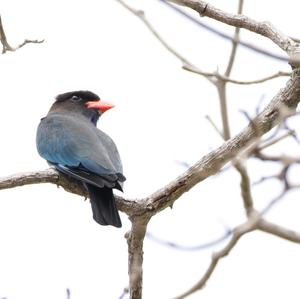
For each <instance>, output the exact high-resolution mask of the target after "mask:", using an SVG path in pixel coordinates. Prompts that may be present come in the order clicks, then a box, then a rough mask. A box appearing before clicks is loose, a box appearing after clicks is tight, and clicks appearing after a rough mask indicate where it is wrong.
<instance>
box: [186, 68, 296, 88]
mask: <svg viewBox="0 0 300 299" xmlns="http://www.w3.org/2000/svg"><path fill="white" fill-rule="evenodd" d="M182 68H183V69H184V70H187V71H190V72H192V73H195V74H199V75H201V76H204V77H212V78H215V79H221V80H223V81H225V82H228V83H234V84H239V85H252V84H259V83H264V82H267V81H270V80H272V79H276V78H280V77H288V76H290V75H291V72H283V71H278V72H277V73H275V74H273V75H269V76H266V77H264V78H261V79H257V80H249V81H247V80H236V79H232V78H230V77H227V76H225V75H222V74H220V73H218V72H203V71H201V70H199V69H197V68H196V67H195V66H191V65H183V66H182Z"/></svg>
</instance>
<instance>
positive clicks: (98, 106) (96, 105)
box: [85, 100, 115, 113]
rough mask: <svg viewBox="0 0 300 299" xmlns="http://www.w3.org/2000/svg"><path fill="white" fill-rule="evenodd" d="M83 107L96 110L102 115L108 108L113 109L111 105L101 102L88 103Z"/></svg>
mask: <svg viewBox="0 0 300 299" xmlns="http://www.w3.org/2000/svg"><path fill="white" fill-rule="evenodd" d="M85 106H86V107H87V108H89V109H97V110H99V111H101V113H104V112H105V111H107V110H109V109H110V108H113V107H115V106H114V105H113V104H111V103H108V102H103V101H100V100H99V101H89V102H86V103H85Z"/></svg>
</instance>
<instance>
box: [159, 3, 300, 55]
mask: <svg viewBox="0 0 300 299" xmlns="http://www.w3.org/2000/svg"><path fill="white" fill-rule="evenodd" d="M159 1H160V2H161V3H163V4H165V5H166V6H168V7H169V8H171V9H173V10H174V11H176V12H177V13H179V14H181V15H182V16H184V17H185V18H187V19H188V20H190V21H192V22H193V23H195V24H197V25H198V26H200V27H202V28H204V29H206V30H207V31H209V32H211V33H213V34H215V35H217V36H219V37H221V38H223V39H226V40H230V41H232V42H233V41H234V38H232V37H231V36H230V35H229V34H227V33H225V32H222V31H220V30H218V29H216V28H214V27H212V26H210V25H208V24H206V23H204V22H202V21H200V19H199V18H195V17H193V16H192V15H190V14H188V13H186V12H185V11H184V10H183V9H180V8H179V7H178V6H175V5H173V4H171V3H169V2H168V0H159ZM291 39H292V40H294V41H295V42H297V43H299V40H298V39H295V38H291ZM238 42H239V45H241V46H243V47H245V48H247V49H249V50H251V51H254V52H256V53H258V54H261V55H264V56H267V57H270V58H273V59H276V60H279V61H288V60H289V59H288V58H287V57H286V56H284V55H278V54H275V53H272V52H270V51H267V50H265V49H263V48H260V47H259V46H257V45H254V44H253V43H250V42H246V41H243V40H241V39H239V40H238Z"/></svg>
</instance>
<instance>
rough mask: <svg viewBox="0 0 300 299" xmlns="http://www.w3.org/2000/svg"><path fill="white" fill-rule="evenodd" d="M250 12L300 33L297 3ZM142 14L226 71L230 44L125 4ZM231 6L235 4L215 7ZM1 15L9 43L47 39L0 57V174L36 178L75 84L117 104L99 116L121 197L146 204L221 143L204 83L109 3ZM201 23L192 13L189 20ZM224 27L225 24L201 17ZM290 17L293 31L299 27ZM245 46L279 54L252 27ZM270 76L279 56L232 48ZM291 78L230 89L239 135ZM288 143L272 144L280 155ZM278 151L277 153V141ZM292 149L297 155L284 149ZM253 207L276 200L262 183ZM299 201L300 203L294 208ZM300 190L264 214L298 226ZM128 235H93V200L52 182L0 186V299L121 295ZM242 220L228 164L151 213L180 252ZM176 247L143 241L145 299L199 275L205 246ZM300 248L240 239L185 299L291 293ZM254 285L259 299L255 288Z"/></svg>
mask: <svg viewBox="0 0 300 299" xmlns="http://www.w3.org/2000/svg"><path fill="white" fill-rule="evenodd" d="M245 2H246V3H245V14H247V15H249V16H250V17H252V18H255V19H257V20H269V21H271V22H272V23H274V24H275V25H276V26H277V27H278V28H280V30H281V31H283V32H284V33H286V34H288V35H291V36H298V37H299V32H298V28H299V24H298V23H299V21H298V20H299V17H298V14H299V5H300V4H299V3H298V2H297V1H291V0H290V1H285V2H284V4H283V3H282V2H281V1H278V2H276V1H273V2H272V8H270V5H271V4H270V3H271V2H270V1H258V0H253V1H245ZM128 3H130V4H132V5H133V6H135V7H136V8H139V9H144V10H145V12H146V14H147V16H148V18H149V20H151V22H153V24H154V25H155V26H156V28H157V29H158V30H159V31H160V32H161V34H162V35H163V36H164V37H165V39H166V40H167V41H168V42H169V43H170V44H171V45H173V46H174V47H175V48H176V49H177V50H178V51H180V52H181V53H182V54H183V55H185V56H186V57H187V58H188V59H190V60H191V61H193V62H194V63H195V64H197V65H198V66H200V67H201V68H202V69H203V70H204V71H214V70H216V69H217V67H219V69H220V70H222V69H223V68H224V65H225V64H226V62H227V59H228V55H229V51H230V43H229V42H227V41H225V40H222V39H220V38H218V37H216V36H213V35H211V33H208V32H206V31H203V29H201V28H199V27H197V26H196V25H195V24H192V23H190V22H189V21H187V20H186V19H184V18H182V17H181V16H179V15H178V14H176V13H174V12H173V11H171V10H169V9H168V8H167V7H165V6H163V5H162V4H161V3H159V1H154V0H153V1H150V0H139V1H138V0H136V1H133V0H131V1H129V0H128ZM210 3H213V4H214V5H216V6H218V7H219V8H222V9H225V10H226V11H231V12H234V11H235V10H236V6H237V1H221V0H219V1H217V0H215V1H210ZM0 12H1V16H2V20H3V24H4V26H5V29H6V34H7V38H8V40H9V42H10V43H11V44H12V45H18V44H19V43H21V42H22V41H23V40H24V39H25V38H31V39H45V42H44V43H43V44H39V45H27V46H25V47H24V48H22V49H20V50H18V51H16V52H14V53H7V54H5V55H2V56H0V59H1V66H0V82H1V88H0V98H1V110H0V126H1V128H2V130H1V138H2V142H1V156H0V163H1V167H0V175H1V176H6V175H9V174H13V173H18V172H23V171H34V170H43V169H46V168H47V167H48V166H47V164H46V162H45V161H44V160H43V159H41V158H40V157H39V156H38V154H37V151H36V148H35V134H36V127H37V125H38V123H39V120H40V118H41V117H43V116H45V115H46V114H47V111H48V110H49V107H50V105H51V104H52V102H53V100H54V97H55V96H56V95H57V94H59V93H62V92H66V91H71V90H79V89H84V90H91V91H93V92H95V93H97V94H98V95H99V96H100V97H101V99H103V100H106V101H110V102H113V103H114V104H115V108H114V109H112V110H110V111H109V112H107V113H106V114H105V115H104V116H103V117H102V118H101V120H100V122H99V125H98V126H99V128H101V129H103V130H104V131H105V132H107V133H108V134H109V135H110V136H111V137H112V138H113V139H114V140H115V143H116V144H117V146H118V148H119V151H120V154H121V157H122V160H123V165H124V174H125V176H126V177H127V182H126V183H125V185H124V192H125V194H124V196H126V197H128V198H142V197H145V196H147V195H149V194H151V193H152V192H154V191H156V190H157V189H158V188H160V187H162V186H163V185H164V184H166V183H168V182H169V181H171V180H172V179H174V178H175V177H176V176H177V175H179V174H180V173H182V172H183V171H184V170H185V168H184V167H183V166H182V164H181V163H178V161H183V162H185V163H188V164H193V163H194V162H196V161H197V160H199V159H200V158H201V157H202V156H203V155H204V154H205V153H207V152H208V151H210V150H211V149H213V148H216V147H217V146H219V145H220V144H221V143H222V140H221V139H220V137H219V136H218V134H217V133H216V132H215V131H214V129H213V128H212V127H211V126H210V125H209V123H208V122H207V121H206V119H205V116H206V115H209V116H211V117H212V118H213V119H214V120H215V122H216V123H217V124H218V125H220V115H219V108H218V98H217V94H216V91H215V89H214V87H213V86H212V85H210V84H209V82H208V81H206V80H205V79H203V78H201V77H199V76H197V75H194V74H191V73H188V72H186V71H184V70H182V69H181V64H180V62H179V61H178V60H177V59H176V58H174V57H173V56H172V55H171V54H170V53H168V52H167V51H166V50H165V49H164V48H163V47H162V46H161V45H160V44H159V43H158V41H157V40H155V39H154V37H153V36H152V35H151V34H150V33H149V31H147V29H146V28H145V27H144V26H143V24H142V23H141V22H140V21H139V20H138V19H137V18H136V17H134V16H133V15H131V14H130V13H129V12H128V11H126V10H125V9H124V8H123V7H121V6H120V5H119V4H118V3H117V2H116V1H111V0H110V1H108V0H106V1H105V0H101V1H96V0H86V1H69V0H64V1H58V0H52V1H38V0H27V1H18V0H2V1H1V3H0ZM194 16H195V17H198V16H197V14H194ZM203 21H206V22H207V23H208V24H211V25H213V26H214V27H215V28H218V29H220V30H222V31H225V32H227V33H232V32H233V28H230V27H228V26H225V25H222V24H221V25H220V24H218V23H216V22H215V21H212V20H209V19H206V18H205V19H203ZM297 22H298V23H297ZM242 38H243V39H244V40H246V41H251V42H252V43H254V44H257V45H260V46H261V47H264V48H266V49H269V50H270V51H272V52H274V53H278V54H283V53H282V52H281V51H280V49H278V48H277V47H276V46H275V45H273V44H272V43H271V42H269V41H267V40H266V39H264V38H262V37H259V36H257V35H254V34H252V33H248V32H242ZM278 70H283V71H289V68H288V65H286V64H285V63H282V62H278V61H274V60H272V59H269V58H266V57H263V56H259V55H257V54H255V53H253V52H251V51H249V50H246V49H242V48H239V50H238V56H237V60H236V65H235V68H234V71H233V73H232V77H233V78H237V79H249V80H250V79H257V78H261V77H263V76H265V75H270V74H273V73H275V72H277V71H278ZM286 80H287V79H286V78H283V79H276V80H274V81H271V82H268V83H265V84H261V85H259V86H246V87H245V86H232V85H231V86H229V90H228V97H229V113H230V123H231V127H232V131H233V133H237V132H239V131H240V130H241V129H242V128H243V127H244V126H245V125H246V124H247V120H246V119H245V117H244V116H243V114H242V113H241V112H240V110H247V111H248V112H249V114H250V115H254V113H255V108H256V106H257V103H258V101H259V100H260V99H261V98H262V97H263V98H264V102H263V103H264V104H265V103H267V102H268V101H269V100H270V99H271V98H272V96H273V95H274V94H275V93H276V92H277V91H278V89H279V88H280V87H282V86H284V83H285V81H286ZM286 144H287V143H283V145H282V147H281V148H280V147H279V148H278V149H277V150H279V152H280V151H281V152H285V151H286V148H287V147H286ZM284 145H285V147H284ZM288 147H289V152H290V153H293V154H296V153H297V150H298V149H299V148H297V147H296V146H294V145H292V144H291V145H290V144H289V146H288ZM268 167H269V168H266V166H265V165H264V166H261V165H260V164H259V163H255V162H251V163H249V168H250V171H251V175H252V179H253V180H255V179H258V178H259V177H261V176H262V175H266V174H268V173H273V172H274V171H276V169H277V167H276V166H272V165H270V166H268ZM253 191H254V196H255V199H256V204H257V207H258V208H262V207H264V206H265V204H267V202H268V201H270V200H271V199H272V198H274V197H275V196H276V194H278V193H279V192H280V185H275V184H271V183H267V184H266V185H264V186H258V187H255V188H254V190H253ZM298 202H299V200H298ZM299 208H300V207H299V203H297V194H295V193H292V194H291V195H290V196H288V197H287V198H286V199H285V200H284V202H282V203H280V205H278V206H277V207H275V208H274V209H273V210H272V211H271V212H270V214H269V215H268V217H269V219H272V220H274V221H277V222H278V223H280V224H282V225H285V226H287V227H290V228H292V229H298V230H299V227H300V217H299ZM121 218H122V222H123V227H122V228H121V229H116V228H113V227H101V226H99V225H97V224H96V223H95V222H94V221H93V219H92V214H91V209H90V205H89V202H88V201H83V198H80V197H78V196H76V195H73V194H69V193H67V192H65V191H64V190H62V188H56V186H54V185H46V184H44V185H34V186H26V187H22V188H16V189H11V190H4V191H1V197H0V240H1V247H0V298H1V297H7V299H41V298H43V299H54V298H55V299H65V298H66V294H65V289H66V288H70V289H71V292H72V297H71V298H72V299H96V298H98V299H99V298H109V299H113V298H114V299H117V298H119V296H120V295H121V294H122V290H123V289H124V287H126V286H127V284H128V276H127V247H126V240H125V239H124V235H125V233H126V232H127V231H128V230H129V229H130V222H129V221H128V219H127V217H126V215H125V214H123V213H121ZM243 220H244V211H243V207H242V201H241V198H240V190H239V176H238V175H237V173H236V172H234V171H233V170H229V171H226V172H225V173H224V174H223V175H221V176H217V177H214V178H210V179H208V180H207V181H205V182H203V183H201V184H200V185H199V186H197V187H195V188H194V189H193V190H191V191H190V192H189V193H188V194H185V195H184V196H183V197H182V198H181V199H179V200H178V201H177V202H176V203H175V205H174V208H173V209H172V210H171V209H167V210H166V211H163V212H162V213H160V214H159V215H157V216H155V217H154V218H153V219H152V220H151V222H150V224H149V231H150V232H151V233H152V234H154V235H155V236H157V237H160V238H162V239H165V240H169V241H173V242H177V243H179V244H183V245H186V246H189V245H191V246H192V245H197V244H203V243H206V242H208V241H211V240H213V239H216V238H218V237H220V236H221V235H222V234H224V228H225V227H230V228H232V227H234V226H236V225H238V224H240V223H242V221H243ZM217 249H218V247H214V248H210V249H207V250H201V251H196V252H185V251H176V250H173V249H170V248H168V247H163V246H161V245H159V244H157V243H155V242H153V241H151V240H148V239H146V240H145V249H144V298H145V299H150V298H151V299H152V298H159V299H160V298H162V299H164V298H172V297H174V296H175V295H177V294H179V293H181V292H183V291H185V290H186V289H187V288H189V287H190V286H192V285H193V284H194V283H195V282H196V281H197V280H198V279H199V278H200V276H201V275H202V273H203V272H204V271H205V269H206V267H207V265H208V263H209V261H210V255H211V252H212V251H215V250H217ZM299 269H300V259H299V247H298V246H296V245H295V244H290V243H288V242H283V241H281V240H279V239H276V238H274V237H272V236H267V235H265V234H262V233H253V234H251V235H248V236H246V237H244V238H243V239H242V240H241V242H240V243H239V244H238V246H237V247H236V248H235V249H234V250H233V252H232V253H231V255H230V256H229V257H227V258H226V259H224V261H222V262H221V263H220V265H219V266H218V269H217V270H216V271H215V272H214V274H213V275H212V278H211V279H210V280H209V282H208V283H207V286H206V288H205V289H204V290H202V291H201V294H200V293H197V294H195V295H194V296H191V297H190V298H200V297H201V298H205V299H215V298H221V297H222V298H241V297H242V298H244V299H250V298H253V297H255V298H257V297H258V296H259V297H262V298H263V297H265V298H267V297H272V298H283V297H285V298H297V296H298V294H299V281H298V280H299V275H300V270H299ZM258 290H259V291H258Z"/></svg>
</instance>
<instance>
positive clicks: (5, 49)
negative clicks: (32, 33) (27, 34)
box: [0, 16, 44, 54]
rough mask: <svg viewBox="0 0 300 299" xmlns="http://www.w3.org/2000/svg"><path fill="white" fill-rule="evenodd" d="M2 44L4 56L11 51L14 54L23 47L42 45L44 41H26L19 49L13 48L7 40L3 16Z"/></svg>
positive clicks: (0, 26)
mask: <svg viewBox="0 0 300 299" xmlns="http://www.w3.org/2000/svg"><path fill="white" fill-rule="evenodd" d="M0 42H1V44H2V54H4V53H6V52H8V51H10V52H14V51H16V50H18V49H20V48H22V47H24V46H25V45H27V44H40V43H43V42H44V40H37V39H35V40H31V39H25V40H24V41H23V42H22V43H21V44H20V45H18V46H17V47H15V48H14V47H12V46H11V45H10V44H9V43H8V41H7V38H6V34H5V31H4V28H3V24H2V19H1V16H0Z"/></svg>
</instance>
